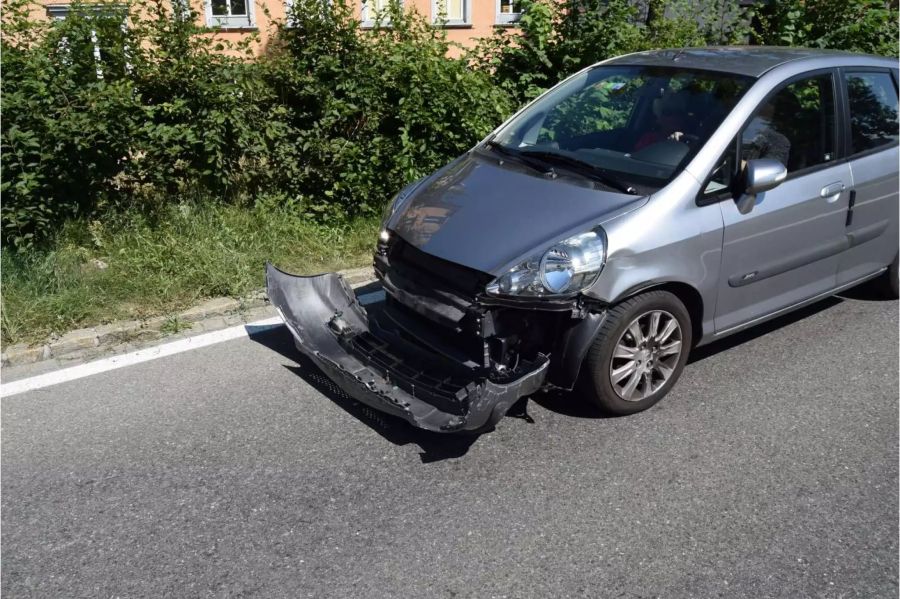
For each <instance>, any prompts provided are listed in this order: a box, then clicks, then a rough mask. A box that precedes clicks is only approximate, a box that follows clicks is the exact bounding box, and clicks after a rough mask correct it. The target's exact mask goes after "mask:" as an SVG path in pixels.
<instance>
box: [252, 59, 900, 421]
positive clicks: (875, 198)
mask: <svg viewBox="0 0 900 599" xmlns="http://www.w3.org/2000/svg"><path fill="white" fill-rule="evenodd" d="M897 67H898V64H897V60H896V59H886V58H878V57H874V56H865V55H859V54H850V53H842V52H829V51H821V50H805V49H789V48H765V47H727V48H702V49H681V50H660V51H653V52H643V53H638V54H630V55H627V56H622V57H618V58H614V59H611V60H607V61H605V62H602V63H600V64H597V65H594V66H592V67H590V68H587V69H584V70H583V71H581V72H579V73H577V74H575V75H573V76H572V77H570V78H568V79H566V80H565V81H563V82H562V83H560V84H559V85H557V86H556V87H554V88H553V89H551V90H549V91H548V92H547V93H545V94H543V95H542V96H541V97H539V98H538V99H537V100H535V101H534V102H532V103H531V104H529V105H528V106H527V107H525V108H524V109H522V110H521V111H520V112H519V113H518V114H516V115H515V116H513V117H512V118H511V119H509V120H508V121H507V122H506V123H504V124H503V125H502V126H501V127H499V128H498V129H497V130H496V131H494V132H493V133H492V134H491V135H490V136H488V137H487V138H486V139H485V140H484V141H483V142H481V143H479V144H478V145H477V146H475V147H474V148H472V149H471V150H470V151H469V152H467V153H466V154H465V155H463V156H460V157H459V158H457V159H456V160H454V161H453V162H451V163H450V164H448V165H447V166H445V167H443V168H442V169H440V170H438V171H437V172H435V173H433V174H432V175H430V176H428V177H425V178H424V179H422V180H420V181H416V182H414V183H412V184H411V185H409V186H407V187H406V188H405V189H403V190H402V191H400V193H398V194H397V196H396V197H395V198H394V200H393V202H392V203H391V205H390V207H389V209H388V211H387V213H386V216H385V219H384V225H383V229H382V231H381V234H380V238H379V240H378V246H377V250H376V252H375V258H374V265H375V271H376V273H377V276H378V278H379V279H380V281H381V286H382V288H383V292H374V293H370V294H368V295H366V296H363V297H360V298H357V297H356V296H355V295H354V293H353V291H352V290H351V288H350V287H349V286H348V285H347V284H346V283H345V282H344V281H343V280H342V279H341V277H340V276H338V275H336V274H325V275H319V276H314V277H297V276H292V275H288V274H286V273H283V272H281V271H279V270H277V269H276V268H274V267H272V266H267V282H268V293H269V297H270V299H271V301H272V302H273V303H274V304H275V306H277V307H278V309H279V310H280V312H281V315H282V317H283V318H284V320H285V322H286V323H287V325H288V326H289V328H290V330H291V332H292V333H293V335H294V337H295V340H296V343H297V346H298V348H299V349H300V351H301V352H303V353H304V354H306V355H307V356H308V357H309V358H311V359H312V361H313V362H315V364H317V365H318V366H319V367H320V368H321V369H322V370H323V371H324V372H325V374H327V375H328V376H329V377H330V378H331V379H332V380H333V381H334V382H335V383H336V384H337V385H339V386H340V387H341V388H343V390H345V391H346V392H347V393H348V394H350V395H351V396H353V397H354V398H356V399H357V400H359V401H360V402H363V403H365V404H368V405H370V406H372V407H374V408H377V409H379V410H382V411H384V412H388V413H391V414H394V415H397V416H400V417H402V418H404V419H406V420H408V421H409V422H411V423H412V424H414V425H416V426H419V427H422V428H425V429H429V430H433V431H442V432H456V431H481V430H485V429H489V428H490V427H492V426H493V425H494V424H495V423H496V422H497V421H498V420H499V419H500V418H502V417H503V415H504V414H505V413H506V412H507V410H508V409H509V408H510V406H512V405H513V404H514V403H515V402H516V401H517V400H518V399H519V398H521V397H523V396H526V395H529V394H532V393H534V392H536V391H539V390H541V389H550V388H553V389H565V390H571V389H574V390H576V392H578V393H580V394H581V396H583V398H584V399H585V400H587V401H591V402H594V403H596V404H597V405H599V406H600V407H601V408H603V409H604V410H606V411H608V412H611V413H614V414H630V413H634V412H638V411H640V410H644V409H647V408H649V407H650V406H652V405H653V404H655V403H656V402H657V401H659V400H660V399H661V398H662V397H663V396H665V394H666V393H668V391H669V390H670V389H671V388H672V386H673V385H674V384H675V382H676V381H677V380H678V377H679V375H680V374H681V371H682V369H683V368H684V365H685V362H686V361H687V359H688V354H689V352H690V351H691V350H692V349H693V348H695V347H697V346H699V345H703V344H706V343H709V342H711V341H714V340H717V339H720V338H722V337H724V336H726V335H729V334H731V333H734V332H735V331H739V330H741V329H744V328H746V327H749V326H752V325H755V324H757V323H760V322H762V321H764V320H767V319H770V318H773V317H775V316H778V315H780V314H783V313H785V312H787V311H789V310H793V309H795V308H798V307H800V306H803V305H805V304H809V303H811V302H814V301H816V300H819V299H822V298H825V297H827V296H829V295H831V294H834V293H837V292H839V291H841V290H843V289H846V288H848V287H851V286H853V285H857V284H859V283H861V282H863V281H866V280H869V279H874V278H878V279H879V282H878V284H880V285H881V286H882V287H883V288H884V291H885V293H888V294H891V295H893V296H894V297H896V295H897V285H898V278H897V254H898V158H900V157H898V120H897V110H898V106H897V79H898V72H897ZM797 351H802V348H798V349H797Z"/></svg>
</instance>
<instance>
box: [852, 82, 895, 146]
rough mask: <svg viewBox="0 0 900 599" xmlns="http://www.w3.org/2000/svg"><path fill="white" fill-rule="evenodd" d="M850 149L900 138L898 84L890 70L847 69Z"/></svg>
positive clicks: (887, 142)
mask: <svg viewBox="0 0 900 599" xmlns="http://www.w3.org/2000/svg"><path fill="white" fill-rule="evenodd" d="M844 80H845V82H846V84H847V100H848V104H849V107H850V146H851V148H850V152H851V153H852V154H857V153H859V152H865V151H866V150H871V149H873V148H878V147H880V146H886V145H888V144H891V143H894V142H896V141H897V137H898V135H897V126H898V122H897V88H896V87H894V81H893V80H892V79H891V75H890V73H885V72H868V73H866V72H858V73H854V72H852V71H851V72H847V73H844Z"/></svg>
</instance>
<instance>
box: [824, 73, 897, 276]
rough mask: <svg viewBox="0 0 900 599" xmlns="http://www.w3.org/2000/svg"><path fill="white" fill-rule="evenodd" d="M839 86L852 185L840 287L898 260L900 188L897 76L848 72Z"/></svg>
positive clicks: (840, 263) (839, 272)
mask: <svg viewBox="0 0 900 599" xmlns="http://www.w3.org/2000/svg"><path fill="white" fill-rule="evenodd" d="M840 81H841V87H842V93H843V95H844V99H845V102H844V106H846V107H847V110H846V112H845V115H846V119H845V121H846V124H845V138H846V140H847V142H846V143H847V154H848V155H849V156H850V171H851V176H852V184H853V186H852V188H851V190H850V198H849V204H848V207H847V217H846V221H845V225H846V230H847V236H848V245H849V248H848V249H847V251H846V252H844V253H843V255H841V257H840V261H839V264H838V272H837V284H838V285H842V284H845V283H850V282H853V281H855V280H857V279H859V278H861V277H864V276H866V275H868V274H871V273H874V272H877V271H879V270H880V269H881V268H883V267H884V266H886V265H887V264H889V263H890V262H891V260H893V259H894V256H895V255H896V254H897V243H898V240H897V234H898V233H897V221H898V218H897V210H898V206H897V201H898V193H897V186H898V183H900V181H898V169H897V164H898V160H900V151H898V144H897V139H898V135H897V126H898V122H897V86H896V84H897V82H896V79H895V77H894V76H893V75H892V73H891V71H890V70H889V69H874V68H844V69H841V72H840Z"/></svg>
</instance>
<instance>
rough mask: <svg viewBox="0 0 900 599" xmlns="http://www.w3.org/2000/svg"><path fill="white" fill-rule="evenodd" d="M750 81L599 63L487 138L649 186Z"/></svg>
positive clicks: (705, 133)
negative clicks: (599, 64)
mask: <svg viewBox="0 0 900 599" xmlns="http://www.w3.org/2000/svg"><path fill="white" fill-rule="evenodd" d="M752 83H753V79H752V78H750V77H744V76H739V75H732V74H725V73H714V72H710V71H699V70H688V69H679V68H674V67H648V66H598V67H594V68H592V69H589V70H587V71H584V72H582V73H580V74H578V75H576V76H575V77H573V78H571V79H569V80H568V81H566V82H565V83H563V84H562V85H561V86H559V87H557V88H555V89H553V90H552V91H551V92H549V93H548V94H546V95H545V96H543V97H542V98H540V99H539V100H537V101H536V102H535V103H534V104H532V105H531V106H529V107H528V109H526V110H525V111H523V112H522V113H521V114H520V115H518V116H517V117H516V118H514V119H513V120H512V121H510V122H509V123H508V124H507V125H506V126H505V127H503V129H501V130H500V131H499V132H498V133H497V134H496V136H494V137H493V138H492V139H491V140H490V144H489V145H490V146H491V147H492V148H494V149H495V150H496V151H500V152H504V153H506V154H509V155H517V156H519V157H521V158H522V159H523V160H529V161H532V162H534V161H539V162H540V163H541V164H543V165H545V166H546V168H548V169H550V168H553V169H555V168H557V167H558V168H561V169H567V170H569V171H576V173H577V174H581V175H584V176H593V177H594V178H596V179H597V180H599V181H600V182H601V183H605V184H606V185H607V186H608V187H612V188H614V189H618V190H620V191H628V192H631V193H635V192H636V191H637V190H640V191H641V192H649V191H652V190H654V189H658V188H660V187H662V186H664V185H665V184H666V183H668V182H669V181H671V180H672V179H673V178H674V177H675V175H677V174H678V173H679V172H680V171H681V169H682V168H683V167H684V165H686V164H687V163H688V161H689V160H690V159H691V158H692V157H693V156H694V155H695V154H696V153H697V152H698V151H699V149H700V148H701V147H702V145H703V144H704V143H705V142H706V140H707V139H708V138H709V136H710V135H712V133H713V132H714V131H715V130H716V128H717V127H718V126H719V124H720V123H721V122H722V120H723V119H724V118H725V116H726V115H727V114H728V113H729V111H731V109H732V108H733V107H734V105H735V104H736V103H737V101H738V100H739V99H740V97H741V96H742V95H743V93H744V92H745V91H746V90H747V89H748V88H749V87H750V85H751V84H752Z"/></svg>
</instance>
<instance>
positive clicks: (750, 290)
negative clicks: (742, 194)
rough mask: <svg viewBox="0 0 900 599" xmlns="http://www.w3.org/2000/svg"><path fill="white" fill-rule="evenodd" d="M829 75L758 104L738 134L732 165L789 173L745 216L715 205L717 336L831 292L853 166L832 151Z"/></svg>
mask: <svg viewBox="0 0 900 599" xmlns="http://www.w3.org/2000/svg"><path fill="white" fill-rule="evenodd" d="M836 76H837V72H836V71H835V70H834V69H826V70H821V71H815V72H811V73H806V74H804V75H802V76H798V77H794V78H792V79H790V80H788V81H787V82H785V83H784V84H782V85H781V86H780V87H778V88H776V89H775V90H773V92H772V93H771V94H769V96H768V97H767V98H766V99H765V100H763V102H762V103H761V104H760V106H759V108H758V109H757V111H756V113H755V115H754V116H753V117H752V118H751V119H750V121H749V122H748V123H747V124H746V125H745V127H744V129H743V131H742V132H741V134H739V136H738V137H739V139H738V143H737V144H736V147H735V152H736V153H737V164H738V165H743V164H744V163H745V162H746V161H747V160H752V159H754V158H774V159H777V160H779V161H781V162H782V163H783V164H784V165H785V166H786V167H787V169H788V176H787V179H785V181H784V182H783V183H782V184H781V185H779V186H778V187H776V188H775V189H773V190H770V191H768V192H766V193H764V194H760V195H759V196H757V200H756V205H755V206H754V208H753V210H752V211H751V212H750V213H749V214H741V213H740V212H739V211H738V209H737V206H736V203H735V202H733V201H723V202H719V206H720V207H721V210H722V219H723V223H724V231H723V246H722V266H721V270H720V277H719V296H718V302H717V306H716V332H717V333H721V332H725V331H727V330H729V329H732V328H734V327H737V326H741V325H744V324H747V323H750V322H752V321H753V320H755V319H757V318H761V317H763V316H766V315H768V314H771V313H773V312H777V311H779V310H781V309H784V308H787V307H789V306H792V305H794V304H796V303H799V302H801V301H803V300H806V299H809V298H811V297H813V296H816V295H818V294H821V293H824V292H827V291H828V290H830V289H832V288H833V287H834V284H835V273H836V271H837V264H838V260H839V254H840V253H841V252H842V251H843V250H844V248H845V240H846V235H845V232H844V228H845V218H846V210H847V201H848V197H849V192H848V191H847V190H848V189H849V187H850V167H849V165H848V164H847V162H846V161H844V160H841V159H840V158H841V156H840V152H839V145H838V143H839V136H838V119H837V114H838V113H837V105H838V94H837V84H836V80H835V79H836ZM741 168H742V167H741ZM738 170H740V169H738Z"/></svg>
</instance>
